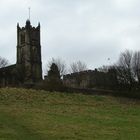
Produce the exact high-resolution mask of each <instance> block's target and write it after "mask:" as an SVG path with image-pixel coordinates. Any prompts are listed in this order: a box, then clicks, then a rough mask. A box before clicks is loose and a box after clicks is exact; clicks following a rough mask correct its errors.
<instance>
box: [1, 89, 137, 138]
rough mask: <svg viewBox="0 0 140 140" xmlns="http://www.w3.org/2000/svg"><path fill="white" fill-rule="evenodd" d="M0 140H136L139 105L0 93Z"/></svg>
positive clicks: (103, 99) (19, 92)
mask: <svg viewBox="0 0 140 140" xmlns="http://www.w3.org/2000/svg"><path fill="white" fill-rule="evenodd" d="M0 140H140V101H136V100H132V99H126V98H115V97H110V96H93V95H82V94H68V93H66V94H64V93H49V92H47V91H36V90H26V89H15V88H5V89H0Z"/></svg>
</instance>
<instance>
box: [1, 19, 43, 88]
mask: <svg viewBox="0 0 140 140" xmlns="http://www.w3.org/2000/svg"><path fill="white" fill-rule="evenodd" d="M41 80H42V62H41V44H40V23H39V24H38V26H37V27H32V25H31V23H30V20H27V21H26V25H25V27H20V26H19V24H17V62H16V64H15V65H11V66H8V67H4V68H1V69H0V85H2V86H7V85H18V84H34V83H38V82H40V81H41Z"/></svg>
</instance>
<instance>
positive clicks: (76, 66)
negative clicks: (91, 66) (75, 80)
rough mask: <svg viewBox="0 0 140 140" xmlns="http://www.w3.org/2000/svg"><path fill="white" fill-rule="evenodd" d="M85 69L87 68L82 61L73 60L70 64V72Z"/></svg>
mask: <svg viewBox="0 0 140 140" xmlns="http://www.w3.org/2000/svg"><path fill="white" fill-rule="evenodd" d="M85 70H87V65H86V64H85V63H84V62H81V61H77V62H73V63H72V64H71V65H70V72H71V73H75V72H80V71H85Z"/></svg>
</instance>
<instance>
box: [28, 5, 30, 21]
mask: <svg viewBox="0 0 140 140" xmlns="http://www.w3.org/2000/svg"><path fill="white" fill-rule="evenodd" d="M28 10H29V20H30V16H31V8H30V7H28Z"/></svg>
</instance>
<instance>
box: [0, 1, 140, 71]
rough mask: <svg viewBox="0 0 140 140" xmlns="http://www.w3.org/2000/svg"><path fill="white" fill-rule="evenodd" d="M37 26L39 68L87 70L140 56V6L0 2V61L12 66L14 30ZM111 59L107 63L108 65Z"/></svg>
mask: <svg viewBox="0 0 140 140" xmlns="http://www.w3.org/2000/svg"><path fill="white" fill-rule="evenodd" d="M28 7H31V23H32V25H33V26H37V25H38V22H40V24H41V46H42V61H43V67H44V66H45V64H46V63H47V61H48V60H50V59H51V58H52V57H54V58H57V57H59V58H61V59H63V60H65V62H66V63H68V64H69V63H71V62H73V61H77V60H81V61H83V62H85V63H86V64H87V66H88V67H89V68H90V69H94V68H95V67H100V66H102V65H108V64H113V63H114V62H116V61H117V59H118V57H119V54H120V53H121V52H122V51H124V50H125V49H131V50H140V0H0V56H2V57H5V58H7V59H8V60H9V61H10V63H11V64H14V63H16V45H17V30H16V25H17V22H19V24H20V26H21V27H22V26H25V22H26V20H27V19H28ZM108 58H110V61H108Z"/></svg>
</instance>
